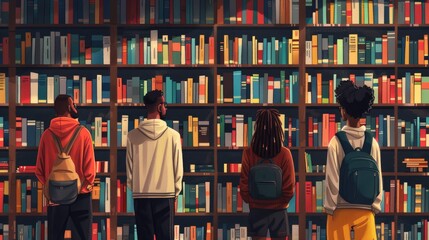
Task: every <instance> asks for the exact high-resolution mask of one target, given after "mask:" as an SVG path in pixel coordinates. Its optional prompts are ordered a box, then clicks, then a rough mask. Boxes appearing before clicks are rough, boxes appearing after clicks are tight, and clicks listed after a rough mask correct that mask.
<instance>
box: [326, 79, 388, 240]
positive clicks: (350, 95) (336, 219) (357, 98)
mask: <svg viewBox="0 0 429 240" xmlns="http://www.w3.org/2000/svg"><path fill="white" fill-rule="evenodd" d="M335 94H336V98H337V102H338V103H339V104H340V113H341V118H342V120H344V121H346V122H347V125H346V126H344V127H343V128H342V131H344V132H345V135H346V137H347V140H348V141H349V143H350V145H351V146H352V148H353V149H356V148H358V147H359V148H362V147H363V145H364V142H366V141H365V131H366V128H365V126H364V125H361V124H360V122H359V120H360V119H361V118H362V117H363V116H364V115H365V114H367V113H368V112H369V111H370V110H371V108H372V104H373V102H374V91H373V89H372V88H370V87H368V86H365V85H364V86H362V87H360V86H359V87H358V86H356V85H355V84H354V83H353V82H352V81H349V80H348V81H341V82H340V84H339V86H338V87H337V88H336V89H335ZM371 138H372V136H371ZM368 145H369V146H371V150H370V152H369V153H370V155H371V156H372V158H373V159H374V160H375V162H376V166H377V167H378V170H379V179H378V181H379V191H380V193H379V194H378V195H377V196H376V197H375V200H374V202H373V203H372V204H369V205H365V204H351V203H349V202H347V201H346V200H344V199H343V198H342V197H341V196H340V191H339V189H340V187H339V185H340V167H341V163H342V161H343V158H344V156H345V153H344V150H343V148H342V145H341V143H340V140H339V138H338V137H337V136H334V137H333V138H332V139H331V141H330V142H329V145H328V154H327V163H326V179H325V198H324V203H323V205H324V208H325V211H326V213H327V214H328V216H327V225H326V232H327V239H329V240H340V239H341V240H349V239H356V240H357V239H359V240H361V239H365V240H373V239H374V240H375V239H377V238H376V230H375V214H376V213H378V212H380V209H381V208H380V202H381V199H382V190H383V178H382V174H381V159H380V147H379V145H378V143H377V141H376V140H375V139H373V138H372V144H368Z"/></svg>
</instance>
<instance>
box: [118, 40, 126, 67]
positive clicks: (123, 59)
mask: <svg viewBox="0 0 429 240" xmlns="http://www.w3.org/2000/svg"><path fill="white" fill-rule="evenodd" d="M118 54H120V53H118ZM127 55H128V54H127V38H126V37H122V64H123V65H126V64H127V63H128V62H127Z"/></svg>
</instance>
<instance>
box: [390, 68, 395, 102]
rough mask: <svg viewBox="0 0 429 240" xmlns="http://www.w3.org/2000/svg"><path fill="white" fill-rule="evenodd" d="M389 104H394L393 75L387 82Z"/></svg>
mask: <svg viewBox="0 0 429 240" xmlns="http://www.w3.org/2000/svg"><path fill="white" fill-rule="evenodd" d="M389 98H390V99H389V100H390V101H389V103H395V102H396V77H395V75H390V81H389Z"/></svg>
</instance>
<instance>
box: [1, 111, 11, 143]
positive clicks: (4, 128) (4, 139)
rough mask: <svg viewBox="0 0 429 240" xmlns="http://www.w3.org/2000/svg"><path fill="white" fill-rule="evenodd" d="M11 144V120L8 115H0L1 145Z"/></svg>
mask: <svg viewBox="0 0 429 240" xmlns="http://www.w3.org/2000/svg"><path fill="white" fill-rule="evenodd" d="M8 146H9V121H8V120H7V118H6V117H0V147H8Z"/></svg>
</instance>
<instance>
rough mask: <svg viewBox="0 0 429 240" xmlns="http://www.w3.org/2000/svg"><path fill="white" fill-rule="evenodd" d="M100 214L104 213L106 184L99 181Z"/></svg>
mask: <svg viewBox="0 0 429 240" xmlns="http://www.w3.org/2000/svg"><path fill="white" fill-rule="evenodd" d="M99 206H100V209H99V210H100V212H106V182H105V181H100V202H99Z"/></svg>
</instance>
